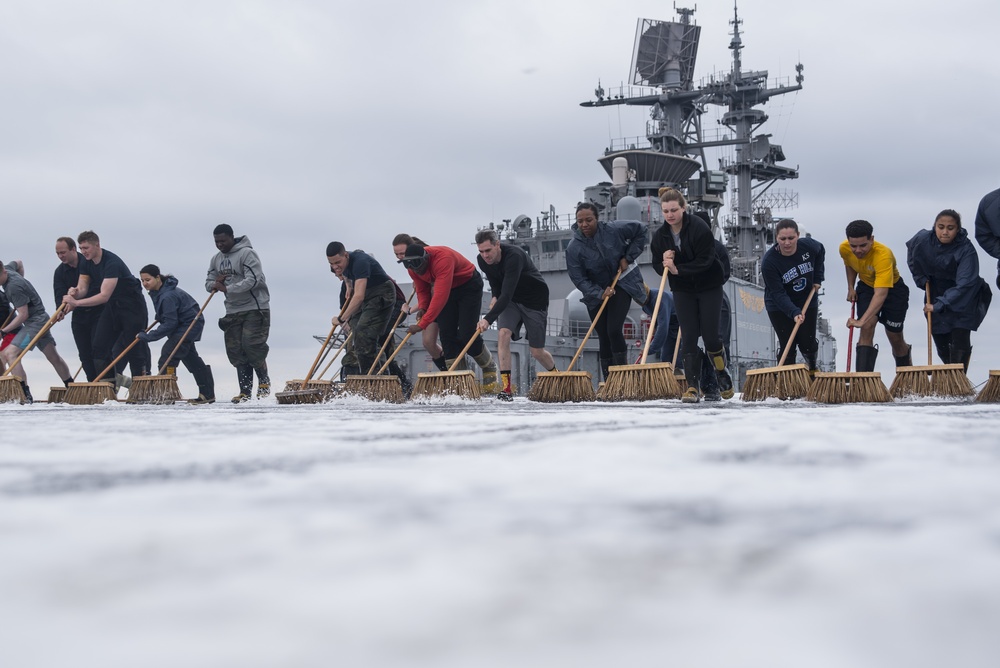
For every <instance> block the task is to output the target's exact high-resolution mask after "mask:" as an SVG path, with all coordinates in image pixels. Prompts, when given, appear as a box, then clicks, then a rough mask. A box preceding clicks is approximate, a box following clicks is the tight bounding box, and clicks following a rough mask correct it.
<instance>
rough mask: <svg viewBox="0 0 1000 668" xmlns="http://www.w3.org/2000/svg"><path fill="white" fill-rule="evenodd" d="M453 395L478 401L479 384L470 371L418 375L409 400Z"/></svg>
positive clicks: (479, 394)
mask: <svg viewBox="0 0 1000 668" xmlns="http://www.w3.org/2000/svg"><path fill="white" fill-rule="evenodd" d="M449 395H454V396H457V397H463V398H465V399H479V398H480V397H481V396H482V395H481V393H480V391H479V383H478V382H477V381H476V374H474V373H472V372H471V371H441V372H440V373H418V374H417V382H416V383H415V384H414V385H413V394H411V395H410V396H411V398H414V399H416V398H418V397H423V398H430V397H444V396H449Z"/></svg>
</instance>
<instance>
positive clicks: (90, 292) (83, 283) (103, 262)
mask: <svg viewBox="0 0 1000 668" xmlns="http://www.w3.org/2000/svg"><path fill="white" fill-rule="evenodd" d="M76 242H77V244H78V247H79V249H80V254H81V255H83V260H82V261H81V262H80V263H79V264H78V265H77V269H78V270H79V272H80V278H79V282H78V283H77V285H76V287H73V288H70V289H69V290H68V291H67V292H66V295H65V296H64V297H63V298H62V300H63V303H64V304H67V305H68V307H69V309H70V310H73V309H77V308H79V307H81V306H83V307H93V306H101V305H103V306H104V308H102V309H101V313H100V315H99V316H98V318H97V325H96V331H95V334H94V339H93V352H94V366H95V368H96V369H98V370H99V371H98V373H100V371H103V370H104V369H105V368H107V366H108V365H109V364H110V363H111V361H112V359H114V353H113V352H112V351H113V350H124V349H125V347H126V346H128V345H129V344H130V343H132V342H133V341H134V340H135V335H136V334H138V333H139V332H141V331H142V330H144V329H145V328H146V320H147V318H148V317H149V314H148V311H147V310H146V300H145V299H143V296H142V285H141V284H140V283H139V279H138V278H136V277H135V276H133V275H132V272H131V271H129V268H128V267H127V266H126V265H125V262H123V261H122V259H121V258H120V257H118V256H117V255H115V254H114V253H112V252H111V251H109V250H105V249H103V248H101V240H100V238H99V237H98V236H97V234H96V233H94V232H93V231H90V230H87V231H86V232H81V233H80V234H79V235H78V236H77V238H76ZM127 360H128V364H129V367H130V368H131V369H132V375H133V376H143V375H146V374H147V373H148V372H149V367H150V366H151V363H150V362H151V360H150V354H149V345H147V344H146V343H145V342H142V341H140V342H139V343H138V344H136V345H135V346H133V347H132V350H131V351H129V354H128V358H127ZM122 371H124V362H119V365H118V367H116V368H115V370H114V372H115V385H116V386H120V385H124V386H126V387H127V386H128V385H129V383H130V379H128V378H127V377H125V376H123V375H122Z"/></svg>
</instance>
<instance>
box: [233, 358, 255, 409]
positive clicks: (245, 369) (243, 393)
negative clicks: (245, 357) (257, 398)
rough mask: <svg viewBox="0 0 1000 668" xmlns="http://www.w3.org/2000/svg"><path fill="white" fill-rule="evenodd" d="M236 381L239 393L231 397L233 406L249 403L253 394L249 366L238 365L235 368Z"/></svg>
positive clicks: (251, 369)
mask: <svg viewBox="0 0 1000 668" xmlns="http://www.w3.org/2000/svg"><path fill="white" fill-rule="evenodd" d="M236 381H237V382H238V383H239V384H240V393H239V394H237V395H236V396H235V397H233V403H234V404H241V403H243V402H244V401H250V395H251V394H252V393H253V367H252V366H250V365H249V364H240V365H239V366H237V367H236Z"/></svg>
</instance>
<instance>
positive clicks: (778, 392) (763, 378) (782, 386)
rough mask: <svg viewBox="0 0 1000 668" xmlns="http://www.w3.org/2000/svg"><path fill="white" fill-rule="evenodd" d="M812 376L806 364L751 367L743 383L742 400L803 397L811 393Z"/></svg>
mask: <svg viewBox="0 0 1000 668" xmlns="http://www.w3.org/2000/svg"><path fill="white" fill-rule="evenodd" d="M811 384H812V378H811V377H810V376H809V367H808V366H806V365H805V364H787V365H784V366H775V367H767V368H764V369H751V370H749V371H747V378H746V380H745V381H744V383H743V392H742V393H741V394H740V399H741V400H742V401H763V400H764V399H767V398H768V397H774V398H775V399H802V398H803V397H805V396H806V395H807V394H808V393H809V387H810V385H811Z"/></svg>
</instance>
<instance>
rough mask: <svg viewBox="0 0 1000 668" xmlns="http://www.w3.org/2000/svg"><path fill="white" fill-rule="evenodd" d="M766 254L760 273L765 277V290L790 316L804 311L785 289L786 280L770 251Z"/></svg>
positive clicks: (783, 311) (779, 307) (781, 309)
mask: <svg viewBox="0 0 1000 668" xmlns="http://www.w3.org/2000/svg"><path fill="white" fill-rule="evenodd" d="M771 252H773V251H768V255H765V256H764V261H763V262H762V263H761V268H760V273H761V276H763V278H764V292H765V293H766V294H767V295H768V296H769V297H770V298H771V300H772V301H774V304H775V306H777V307H778V309H779V310H780V311H781V312H782V313H784V314H785V315H786V316H788V317H789V318H792V319H794V318H795V316H797V315H799V314H800V313H802V309H801V308H799V307H798V306H796V305H795V302H793V301H792V299H791V297H789V296H788V293H787V292H786V291H785V282H784V280H782V276H781V269H780V268H779V267H778V264H777V263H776V262H773V261H771V260H770V257H769V256H770V253H771Z"/></svg>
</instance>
